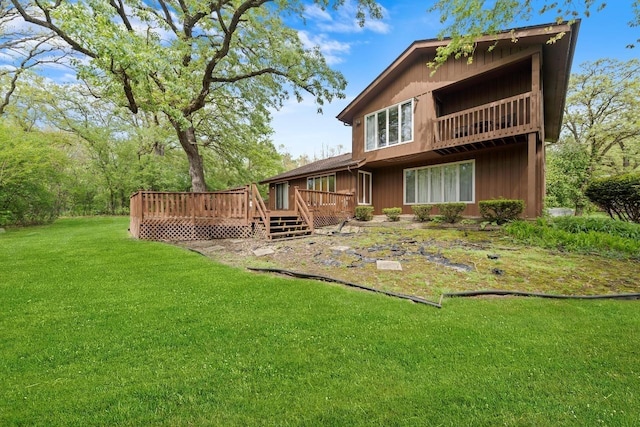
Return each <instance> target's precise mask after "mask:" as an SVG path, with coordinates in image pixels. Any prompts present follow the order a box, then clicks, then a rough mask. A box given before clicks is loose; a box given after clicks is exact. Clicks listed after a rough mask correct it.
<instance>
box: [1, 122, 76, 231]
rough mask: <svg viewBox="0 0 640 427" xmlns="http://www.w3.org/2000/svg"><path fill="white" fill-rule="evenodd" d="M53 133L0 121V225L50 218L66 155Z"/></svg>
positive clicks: (56, 205) (56, 209)
mask: <svg viewBox="0 0 640 427" xmlns="http://www.w3.org/2000/svg"><path fill="white" fill-rule="evenodd" d="M56 142H59V138H58V136H57V135H53V134H44V133H41V132H37V133H36V132H24V131H22V130H21V129H19V128H17V127H15V126H10V125H6V124H0V226H2V225H6V224H20V225H29V224H38V223H45V222H49V221H52V220H53V219H55V218H56V217H57V216H58V214H59V213H60V211H61V208H62V206H61V204H60V201H59V197H58V196H59V189H60V184H61V182H62V174H61V171H62V170H63V169H64V168H65V165H66V159H65V157H64V155H63V153H62V152H61V151H60V150H58V147H57V145H58V144H56Z"/></svg>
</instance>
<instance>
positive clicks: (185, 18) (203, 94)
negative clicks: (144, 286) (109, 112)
mask: <svg viewBox="0 0 640 427" xmlns="http://www.w3.org/2000/svg"><path fill="white" fill-rule="evenodd" d="M315 3H316V4H318V5H320V6H321V7H323V8H328V7H340V6H341V5H342V4H343V3H344V0H333V1H332V0H316V1H315ZM11 5H12V8H11V9H10V11H11V12H12V13H16V14H18V15H19V16H20V17H21V19H23V20H24V22H25V23H26V24H27V25H28V26H29V27H30V28H32V29H33V30H34V31H36V30H38V31H42V34H43V35H48V34H53V35H55V39H56V41H57V42H60V43H63V44H64V45H65V46H66V47H68V48H70V49H71V50H72V51H73V53H74V56H75V59H74V61H73V62H72V64H73V66H74V68H75V69H76V71H77V73H78V77H79V78H80V79H81V80H83V81H84V82H85V83H86V85H87V87H89V88H90V89H91V90H92V92H93V93H94V94H95V95H96V96H97V97H103V98H107V99H109V100H112V101H113V102H115V103H116V104H117V105H121V106H124V107H126V108H128V109H129V110H130V111H131V112H132V113H134V114H137V113H139V112H145V113H150V114H158V115H162V116H163V117H164V118H165V119H166V120H168V122H169V123H170V124H171V126H172V127H173V129H174V131H175V133H176V137H177V140H178V141H179V143H180V146H181V147H182V149H183V150H184V152H185V153H186V155H187V158H188V160H189V173H190V176H191V184H192V190H193V191H204V190H206V183H205V175H204V170H205V168H204V165H203V158H202V152H201V151H202V148H203V147H204V146H206V145H208V144H209V145H211V144H212V140H211V138H212V137H217V138H218V140H219V141H223V139H222V138H224V135H227V136H228V135H229V134H230V133H231V135H233V133H234V124H235V123H248V122H251V121H252V120H255V119H256V114H261V115H263V116H264V117H268V108H269V107H279V106H280V105H281V103H282V102H283V100H284V99H286V98H288V97H289V96H295V97H297V98H298V99H300V98H301V97H302V95H303V94H305V93H307V94H310V95H312V96H313V97H314V99H315V102H316V103H317V104H318V106H319V107H321V106H322V105H323V104H324V103H325V102H327V101H331V100H332V99H334V98H337V97H343V96H344V94H343V90H344V88H345V85H346V82H345V79H344V77H343V76H342V75H341V74H340V73H338V72H336V71H333V70H332V69H331V68H330V67H329V66H328V65H327V63H326V61H325V59H324V58H323V56H322V54H321V53H320V52H319V50H318V49H305V48H304V46H303V45H302V42H301V40H300V39H299V37H298V34H297V32H296V31H295V30H293V29H292V28H289V27H287V25H285V23H284V21H283V17H285V16H286V15H287V14H299V15H301V14H302V12H303V3H302V2H301V1H299V0H242V1H238V0H234V1H232V0H218V1H201V0H155V1H142V0H84V1H77V2H65V1H60V0H55V1H47V2H43V1H19V0H11ZM379 15H380V10H379V7H378V6H377V4H376V3H375V1H373V0H359V1H358V12H357V17H358V18H359V19H360V20H361V22H362V21H363V20H364V19H365V18H366V17H367V16H371V17H374V18H375V17H378V16H379ZM221 124H222V125H221ZM201 126H204V127H208V129H209V131H208V134H207V135H205V134H204V133H203V130H202V127H201ZM212 127H217V128H216V129H212ZM255 132H259V130H256V131H255ZM216 135H217V136H216ZM253 136H256V133H254V134H253ZM221 144H222V143H221Z"/></svg>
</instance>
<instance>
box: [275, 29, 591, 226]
mask: <svg viewBox="0 0 640 427" xmlns="http://www.w3.org/2000/svg"><path fill="white" fill-rule="evenodd" d="M578 27H579V22H578V23H574V24H572V25H569V24H560V25H542V26H534V27H527V28H519V29H515V30H513V31H510V32H505V33H502V34H500V35H498V36H496V37H486V38H483V39H480V40H478V43H477V48H476V53H475V55H474V58H473V62H472V63H468V62H467V60H466V59H459V60H455V59H449V60H448V61H447V62H446V63H445V64H443V65H442V66H441V68H439V69H438V70H437V72H435V73H432V70H431V69H430V68H428V67H427V65H426V64H427V63H428V62H429V61H431V60H433V58H434V56H435V52H436V49H437V47H438V46H442V45H443V44H444V43H446V41H444V42H443V41H440V40H423V41H417V42H414V43H413V44H412V45H411V46H410V47H409V48H408V49H407V50H405V51H404V52H403V53H402V54H401V55H400V56H399V57H398V58H397V59H396V60H395V61H394V62H393V63H392V64H391V65H390V66H389V67H388V68H387V69H386V70H384V71H383V72H382V74H380V75H379V76H378V77H377V78H376V79H375V80H374V81H373V82H372V83H371V84H370V85H369V86H368V87H367V88H365V89H364V90H363V91H362V92H361V93H360V94H359V95H358V96H357V97H356V98H355V99H354V100H353V102H351V103H350V104H349V105H348V106H347V107H346V108H345V109H344V110H343V111H342V112H341V113H340V114H339V115H338V119H339V120H340V121H342V122H343V123H345V124H346V125H349V126H351V127H352V152H351V153H348V154H343V155H340V156H337V157H333V158H330V159H323V160H321V161H318V162H314V163H311V164H309V165H305V166H303V167H301V168H298V169H295V170H292V171H288V172H286V173H284V174H280V175H278V176H275V177H272V178H269V179H267V180H264V181H263V183H267V184H269V194H270V197H269V200H270V202H269V203H270V206H269V208H270V209H275V210H278V209H284V210H286V209H289V206H291V205H292V203H293V197H294V189H295V187H298V188H299V189H308V190H317V191H324V192H327V191H328V192H337V193H351V194H353V195H354V197H355V200H356V202H357V204H358V205H372V206H374V207H375V211H374V212H375V213H377V214H380V213H381V212H382V209H384V208H387V207H401V208H402V210H403V213H411V206H412V205H416V204H437V203H443V202H463V203H466V205H467V207H466V209H465V211H464V212H463V214H464V215H466V216H478V215H479V208H478V202H479V201H481V200H487V199H495V198H509V199H522V200H524V201H525V204H526V211H525V216H527V217H535V216H539V215H541V213H542V207H543V206H542V200H543V197H544V186H545V183H544V163H545V157H544V143H545V141H555V140H557V138H558V137H559V134H560V127H561V123H562V114H563V109H564V103H565V97H566V90H567V85H568V79H569V74H570V67H571V62H572V57H573V52H574V49H575V43H576V37H577V33H578ZM559 34H563V36H562V37H561V38H560V39H559V40H557V41H556V42H555V43H547V42H548V40H549V39H550V38H551V37H554V36H556V35H559ZM513 40H517V42H514V41H513ZM492 45H494V48H493V49H491V50H490V51H489V49H488V48H489V46H492Z"/></svg>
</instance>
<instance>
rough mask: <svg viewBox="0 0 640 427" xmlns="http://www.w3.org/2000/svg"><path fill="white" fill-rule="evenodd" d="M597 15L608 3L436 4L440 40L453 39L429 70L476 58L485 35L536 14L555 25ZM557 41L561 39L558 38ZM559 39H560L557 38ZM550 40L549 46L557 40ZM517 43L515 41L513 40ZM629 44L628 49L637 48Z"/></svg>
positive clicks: (636, 20) (635, 6) (637, 10)
mask: <svg viewBox="0 0 640 427" xmlns="http://www.w3.org/2000/svg"><path fill="white" fill-rule="evenodd" d="M629 7H630V11H629V12H630V16H631V20H630V21H629V22H628V23H627V24H628V25H630V26H633V27H635V26H640V0H634V1H633V3H631V4H630V6H629ZM594 9H595V11H596V12H602V11H604V10H606V2H605V1H596V0H578V1H576V0H559V1H557V0H493V1H490V2H485V1H481V0H473V1H470V0H436V1H435V3H434V5H433V6H432V7H431V8H430V9H429V11H430V12H437V13H439V14H440V22H441V23H443V24H446V26H445V28H444V29H443V30H442V31H441V32H440V34H439V37H440V38H444V37H450V38H451V41H450V42H449V44H448V45H447V46H445V47H442V48H439V49H438V52H437V55H436V57H435V59H434V60H433V61H431V62H429V66H431V67H432V68H435V69H437V68H438V67H439V66H440V65H442V64H444V63H445V62H446V61H447V59H448V58H449V57H450V56H452V55H453V56H454V57H455V58H461V57H466V58H468V59H469V60H471V59H472V58H473V54H474V52H475V49H476V43H475V41H476V40H477V39H478V38H479V37H480V36H483V35H496V34H498V33H499V32H501V31H504V30H505V29H507V28H510V27H512V26H513V24H514V22H522V21H529V20H530V19H531V18H532V16H533V15H535V14H540V15H542V14H545V13H554V14H555V20H556V22H558V23H560V22H563V21H568V22H569V23H572V22H575V20H576V19H578V18H580V17H582V16H584V17H588V16H589V15H590V14H591V13H592V11H593V10H594ZM554 37H562V34H559V35H557V36H554ZM556 39H557V38H556ZM556 39H554V38H550V40H549V42H553V41H554V40H556ZM514 41H515V40H514ZM637 42H640V39H639V40H636V41H631V40H630V41H629V44H628V45H627V47H634V46H635V43H637Z"/></svg>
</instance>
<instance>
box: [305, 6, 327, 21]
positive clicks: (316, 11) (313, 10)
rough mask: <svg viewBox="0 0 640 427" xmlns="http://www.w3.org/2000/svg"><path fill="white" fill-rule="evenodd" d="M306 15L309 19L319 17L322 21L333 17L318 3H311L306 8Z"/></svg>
mask: <svg viewBox="0 0 640 427" xmlns="http://www.w3.org/2000/svg"><path fill="white" fill-rule="evenodd" d="M304 17H305V18H307V19H317V20H320V21H332V20H333V18H332V17H331V15H330V14H329V12H327V11H326V10H322V8H321V7H320V6H318V5H317V4H310V5H307V6H306V7H305V8H304Z"/></svg>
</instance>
